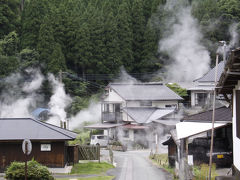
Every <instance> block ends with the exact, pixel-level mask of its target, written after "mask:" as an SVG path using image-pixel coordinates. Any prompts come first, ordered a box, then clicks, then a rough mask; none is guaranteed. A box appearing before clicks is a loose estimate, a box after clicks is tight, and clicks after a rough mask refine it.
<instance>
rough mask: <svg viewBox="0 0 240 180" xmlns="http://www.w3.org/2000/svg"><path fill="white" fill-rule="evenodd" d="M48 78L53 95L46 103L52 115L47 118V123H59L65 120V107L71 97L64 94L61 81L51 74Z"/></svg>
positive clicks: (70, 100)
mask: <svg viewBox="0 0 240 180" xmlns="http://www.w3.org/2000/svg"><path fill="white" fill-rule="evenodd" d="M48 80H49V81H50V83H51V85H52V87H53V95H52V96H51V98H50V102H49V103H48V106H49V109H50V114H51V115H52V116H51V117H50V119H49V120H48V123H51V124H54V125H59V124H60V121H63V122H64V121H66V118H67V113H66V111H65V109H66V107H68V106H69V105H70V103H71V102H72V99H71V97H70V96H69V95H67V94H66V92H65V90H64V85H63V83H61V82H59V81H58V80H56V78H55V77H54V76H53V75H52V74H50V75H49V76H48Z"/></svg>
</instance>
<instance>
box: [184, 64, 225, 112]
mask: <svg viewBox="0 0 240 180" xmlns="http://www.w3.org/2000/svg"><path fill="white" fill-rule="evenodd" d="M215 69H216V67H214V68H213V69H211V70H210V71H208V72H207V73H206V74H204V75H203V76H202V77H201V78H199V79H196V80H194V83H195V85H194V87H191V88H188V90H189V91H190V92H191V106H192V107H195V106H198V107H202V106H205V105H207V104H210V103H211V102H212V94H213V90H214V81H215ZM223 69H224V61H221V62H220V63H219V64H218V72H217V81H218V80H219V78H220V76H221V74H222V72H223Z"/></svg>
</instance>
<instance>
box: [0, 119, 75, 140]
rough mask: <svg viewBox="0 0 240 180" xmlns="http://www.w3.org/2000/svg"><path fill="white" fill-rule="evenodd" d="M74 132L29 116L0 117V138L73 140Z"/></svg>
mask: <svg viewBox="0 0 240 180" xmlns="http://www.w3.org/2000/svg"><path fill="white" fill-rule="evenodd" d="M76 136H77V134H76V133H74V132H72V131H69V130H66V129H63V128H60V127H57V126H54V125H51V124H48V123H44V122H40V121H37V120H34V119H31V118H1V119H0V141H1V140H23V139H26V138H27V139H30V140H73V139H75V138H76Z"/></svg>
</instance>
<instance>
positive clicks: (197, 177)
mask: <svg viewBox="0 0 240 180" xmlns="http://www.w3.org/2000/svg"><path fill="white" fill-rule="evenodd" d="M193 173H194V178H193V180H202V179H206V177H208V173H209V165H208V164H201V165H200V166H194V167H193ZM211 173H212V177H211V180H214V179H215V177H216V176H217V173H216V165H215V164H213V165H212V170H211Z"/></svg>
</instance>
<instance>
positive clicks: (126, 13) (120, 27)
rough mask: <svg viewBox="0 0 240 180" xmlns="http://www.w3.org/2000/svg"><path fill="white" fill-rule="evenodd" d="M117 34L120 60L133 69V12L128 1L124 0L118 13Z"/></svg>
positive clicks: (126, 66)
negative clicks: (131, 12)
mask: <svg viewBox="0 0 240 180" xmlns="http://www.w3.org/2000/svg"><path fill="white" fill-rule="evenodd" d="M117 36H118V44H119V51H120V52H121V53H120V55H119V56H120V61H121V62H122V64H123V65H124V67H125V68H126V69H127V71H131V70H132V68H133V65H134V59H133V51H132V41H133V31H132V26H131V14H130V7H129V5H128V2H127V1H126V0H125V1H123V2H122V3H121V4H120V6H119V9H118V14H117Z"/></svg>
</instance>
